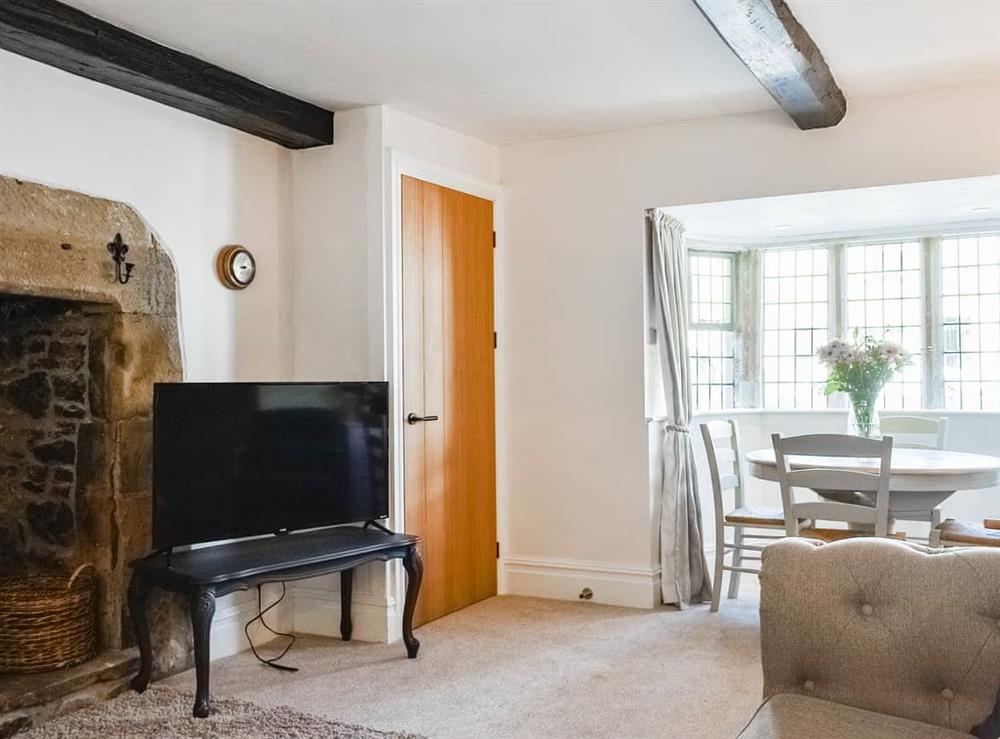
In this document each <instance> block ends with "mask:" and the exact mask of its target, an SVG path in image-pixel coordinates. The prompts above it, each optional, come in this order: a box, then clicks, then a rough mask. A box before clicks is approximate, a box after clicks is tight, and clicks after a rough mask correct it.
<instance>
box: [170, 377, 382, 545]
mask: <svg viewBox="0 0 1000 739" xmlns="http://www.w3.org/2000/svg"><path fill="white" fill-rule="evenodd" d="M388 427H389V423H388V385H387V383H384V382H327V383H201V382H186V383H160V384H157V385H156V386H155V387H154V390H153V544H154V546H155V547H156V548H157V549H165V548H167V547H171V546H177V545H180V544H193V543H197V542H205V541H217V540H220V539H236V538H240V537H246V536H255V535H260V534H268V533H277V532H279V531H285V530H289V531H290V530H293V529H307V528H315V527H320V526H332V525H335V524H344V523H352V522H357V521H367V520H371V519H378V518H385V517H386V516H388V514H389V482H388V480H389V441H388Z"/></svg>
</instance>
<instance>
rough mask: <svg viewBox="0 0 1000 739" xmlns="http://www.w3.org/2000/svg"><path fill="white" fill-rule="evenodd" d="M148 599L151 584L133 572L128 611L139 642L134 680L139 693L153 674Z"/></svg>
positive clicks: (129, 586)
mask: <svg viewBox="0 0 1000 739" xmlns="http://www.w3.org/2000/svg"><path fill="white" fill-rule="evenodd" d="M148 598H149V583H147V582H146V581H145V579H144V578H143V577H142V575H140V574H139V573H138V572H133V573H132V579H131V581H129V584H128V611H129V615H130V616H131V618H132V628H133V629H134V630H135V638H136V641H138V642H139V672H138V673H137V674H136V676H135V677H134V678H132V689H133V690H135V691H136V692H137V693H141V692H142V691H144V690H145V689H146V688H147V687H148V686H149V678H150V676H151V675H152V674H153V647H152V645H151V644H150V641H149V620H148V619H147V618H146V600H147V599H148Z"/></svg>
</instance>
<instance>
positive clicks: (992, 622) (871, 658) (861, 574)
mask: <svg viewBox="0 0 1000 739" xmlns="http://www.w3.org/2000/svg"><path fill="white" fill-rule="evenodd" d="M927 552H928V550H926V549H923V548H917V547H913V546H910V545H907V544H904V543H902V542H897V541H890V540H886V539H875V538H870V539H853V540H848V541H841V542H836V543H833V544H826V545H822V546H816V545H815V544H812V543H808V542H806V541H804V540H802V539H785V540H782V541H778V542H776V543H774V544H772V545H771V546H768V547H767V548H766V549H765V550H764V552H763V556H762V560H763V567H762V573H761V608H760V611H761V659H762V662H763V667H764V699H765V700H767V699H769V698H772V697H774V696H778V695H781V694H785V693H788V694H799V695H802V696H805V697H808V698H812V699H817V700H820V701H830V702H833V703H839V704H844V705H846V706H853V707H855V708H859V709H863V710H866V711H874V712H877V713H883V714H889V715H892V716H898V717H901V718H907V719H911V720H913V721H917V722H921V723H925V724H932V725H935V726H939V727H944V728H948V729H953V730H956V731H960V732H963V731H964V732H968V731H969V730H970V729H971V728H972V727H973V726H975V725H976V724H978V723H979V722H981V721H982V720H983V719H984V717H986V716H988V715H989V713H990V711H991V710H992V708H993V704H994V700H995V697H996V690H997V686H1000V550H996V549H950V550H943V551H941V552H939V553H934V554H930V553H927ZM783 700H787V699H783Z"/></svg>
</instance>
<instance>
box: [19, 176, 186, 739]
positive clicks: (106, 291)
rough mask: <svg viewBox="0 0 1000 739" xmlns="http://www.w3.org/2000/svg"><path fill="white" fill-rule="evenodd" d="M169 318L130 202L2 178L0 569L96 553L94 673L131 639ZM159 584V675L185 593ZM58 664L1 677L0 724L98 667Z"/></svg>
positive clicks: (23, 721) (167, 272)
mask: <svg viewBox="0 0 1000 739" xmlns="http://www.w3.org/2000/svg"><path fill="white" fill-rule="evenodd" d="M116 233H121V235H122V239H123V240H124V241H125V242H126V243H127V244H128V245H129V252H128V259H129V261H130V262H133V263H134V264H135V268H134V271H133V273H132V278H131V280H130V281H129V282H128V284H126V285H120V284H118V282H117V281H116V279H115V272H114V263H113V262H112V260H111V255H110V254H109V252H108V250H107V244H108V242H110V241H111V240H112V239H113V238H114V236H115V234H116ZM177 331H178V329H177V310H176V290H175V273H174V268H173V264H172V263H171V260H170V257H169V256H168V255H167V253H166V252H165V251H164V250H163V248H162V247H161V246H160V245H159V243H158V242H157V240H156V238H155V236H154V235H153V233H152V231H151V230H150V228H149V226H148V225H147V224H146V223H145V222H144V221H143V220H142V218H141V217H140V216H139V215H138V214H137V213H136V212H135V211H134V210H133V209H131V208H130V207H129V206H127V205H125V204H123V203H118V202H112V201H109V200H103V199H100V198H94V197H89V196H87V195H83V194H80V193H75V192H69V191H66V190H58V189H54V188H49V187H45V186H43V185H39V184H34V183H29V182H24V181H20V180H16V179H12V178H8V177H0V577H2V576H9V575H31V574H37V573H42V572H69V571H71V570H72V569H73V568H74V567H75V566H77V565H78V564H81V563H84V562H89V563H92V564H93V565H94V566H95V569H96V572H97V578H98V604H99V606H98V611H99V612H98V634H99V646H100V649H101V650H102V651H103V654H102V657H101V658H99V659H98V660H95V661H94V662H95V663H98V668H100V667H101V666H102V665H104V669H105V672H106V671H107V664H108V663H109V662H108V658H107V655H109V654H117V653H120V652H121V650H123V649H124V648H126V647H128V646H130V645H131V642H132V634H131V628H130V627H129V625H128V614H127V613H126V599H125V591H126V587H127V583H128V576H129V569H128V562H129V561H130V560H131V559H134V558H135V557H138V556H141V555H142V554H144V553H145V552H147V551H148V549H149V547H150V541H151V472H152V428H151V413H152V397H153V393H152V390H153V383H154V382H158V381H177V380H180V379H181V377H182V370H181V353H180V346H179V341H178V332H177ZM157 597H158V600H157V601H156V602H154V601H152V600H151V603H150V615H151V625H152V628H153V639H154V641H155V642H156V643H157V644H156V649H155V653H156V654H157V655H158V661H157V664H156V665H155V671H156V672H157V673H159V674H161V675H162V674H167V673H171V672H175V671H177V670H181V669H185V668H187V667H188V666H190V664H191V662H192V659H191V644H190V628H189V626H188V623H189V622H188V617H187V607H186V604H184V603H182V602H180V601H178V600H177V599H176V597H173V596H169V595H166V594H158V596H157ZM117 664H123V663H122V662H121V660H119V661H118V662H117ZM129 664H130V663H129ZM97 671H98V672H100V669H98V670H97ZM119 671H127V667H126V668H121V669H120V670H119ZM70 672H72V673H73V676H72V679H69V678H67V675H66V674H65V673H67V671H61V673H63V674H60V672H56V673H46V674H42V675H34V676H30V677H29V678H24V677H13V676H6V675H0V735H8V733H9V731H5V730H4V726H5V724H6V725H9V728H11V729H12V728H14V727H15V726H21V727H23V726H26V725H30V723H31V722H32V721H33V720H34V719H41V718H44V717H45V715H46V714H51V713H52V712H53V708H52V706H51V705H50V706H49V707H48V710H47V711H46V710H42V708H41V707H40V705H41V704H42V703H44V702H45V701H46V699H47V700H48V701H49V703H52V701H53V700H55V699H56V698H57V697H62V696H56V695H55V693H54V692H53V691H54V688H52V686H54V685H58V684H60V683H66V682H67V681H68V682H69V683H71V684H70V685H69V686H68V687H69V689H79V688H81V687H86V686H87V685H88V684H91V683H93V682H94V680H96V679H101V678H99V677H98V678H93V677H88V676H86V675H83V676H82V677H81V676H80V675H81V674H82V673H81V670H80V668H73V669H72V670H71V671H70ZM84 672H85V671H84ZM19 685H23V686H25V687H23V688H19V687H18V686H19ZM47 688H48V689H47ZM55 692H59V693H61V692H63V691H55Z"/></svg>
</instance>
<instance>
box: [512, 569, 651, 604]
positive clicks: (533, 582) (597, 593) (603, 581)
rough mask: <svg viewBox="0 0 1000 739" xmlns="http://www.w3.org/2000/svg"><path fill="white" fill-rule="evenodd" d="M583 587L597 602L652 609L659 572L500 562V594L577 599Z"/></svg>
mask: <svg viewBox="0 0 1000 739" xmlns="http://www.w3.org/2000/svg"><path fill="white" fill-rule="evenodd" d="M584 588H590V590H591V591H592V592H593V597H592V598H591V600H592V601H593V602H596V603H607V604H609V605H616V606H629V607H632V608H654V607H655V606H656V605H657V604H659V602H660V569H659V567H657V568H642V567H627V566H616V565H604V564H601V563H598V562H583V561H573V560H563V559H529V558H525V557H508V558H505V559H504V560H503V565H502V570H501V586H500V592H501V593H503V594H505V595H530V596H535V597H538V598H555V599H558V600H579V599H580V593H581V592H582V591H583V590H584Z"/></svg>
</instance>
